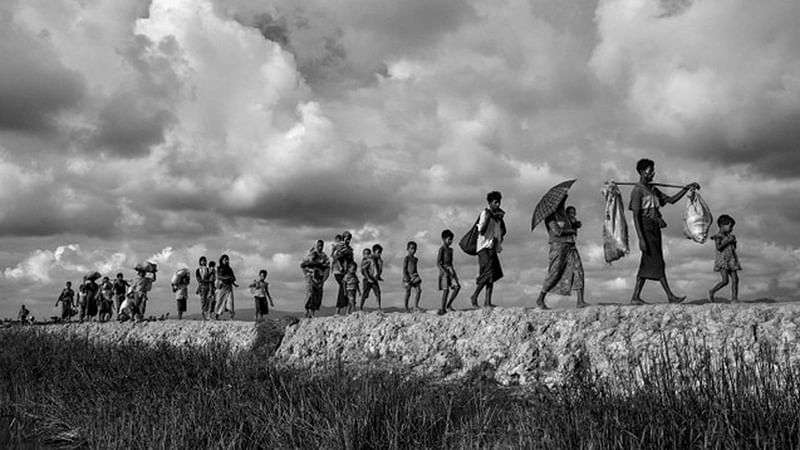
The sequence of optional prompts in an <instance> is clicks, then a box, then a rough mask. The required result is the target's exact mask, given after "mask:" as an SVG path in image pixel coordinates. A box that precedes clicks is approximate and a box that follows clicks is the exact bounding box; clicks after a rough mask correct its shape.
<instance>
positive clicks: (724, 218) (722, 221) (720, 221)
mask: <svg viewBox="0 0 800 450" xmlns="http://www.w3.org/2000/svg"><path fill="white" fill-rule="evenodd" d="M728 224H730V225H731V226H733V225H736V221H735V220H733V217H731V216H729V215H727V214H723V215H721V216H719V217H717V226H718V227H721V226H723V225H728Z"/></svg>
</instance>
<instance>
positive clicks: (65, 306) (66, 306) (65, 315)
mask: <svg viewBox="0 0 800 450" xmlns="http://www.w3.org/2000/svg"><path fill="white" fill-rule="evenodd" d="M70 317H72V305H70V303H69V302H61V319H62V320H69V319H70Z"/></svg>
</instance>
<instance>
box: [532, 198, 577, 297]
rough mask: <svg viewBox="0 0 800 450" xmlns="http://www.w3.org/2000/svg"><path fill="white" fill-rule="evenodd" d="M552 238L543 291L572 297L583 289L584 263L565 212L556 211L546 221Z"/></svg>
mask: <svg viewBox="0 0 800 450" xmlns="http://www.w3.org/2000/svg"><path fill="white" fill-rule="evenodd" d="M545 223H546V225H547V232H548V234H549V236H550V239H549V243H550V252H549V254H548V258H547V260H548V265H547V277H546V278H545V280H544V283H542V291H544V292H550V293H553V294H558V295H570V293H571V292H572V291H577V290H580V289H583V278H584V274H583V263H582V262H581V257H580V255H579V254H578V249H577V248H576V247H575V234H576V232H575V230H574V229H573V227H572V222H571V221H570V219H569V218H568V217H567V215H566V213H565V212H564V211H563V210H560V211H556V212H555V213H553V214H552V215H551V216H550V217H548V218H547V220H546V222H545Z"/></svg>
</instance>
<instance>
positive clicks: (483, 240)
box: [475, 209, 503, 253]
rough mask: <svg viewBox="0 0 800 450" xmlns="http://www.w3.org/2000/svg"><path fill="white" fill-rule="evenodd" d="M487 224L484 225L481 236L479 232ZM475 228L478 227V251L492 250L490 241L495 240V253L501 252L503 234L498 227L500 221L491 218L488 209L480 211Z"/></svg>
mask: <svg viewBox="0 0 800 450" xmlns="http://www.w3.org/2000/svg"><path fill="white" fill-rule="evenodd" d="M487 222H488V224H487V225H486V231H485V232H484V233H483V234H480V230H481V229H482V228H483V227H484V224H486V223H487ZM475 226H476V227H478V251H481V250H483V249H485V248H492V239H496V240H497V249H496V250H497V253H500V252H502V251H503V232H502V229H501V227H500V221H498V220H496V219H493V218H491V217H490V215H489V210H488V209H484V210H483V211H481V216H480V218H479V219H478V224H477V225H475Z"/></svg>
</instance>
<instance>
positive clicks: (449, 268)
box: [436, 230, 461, 315]
mask: <svg viewBox="0 0 800 450" xmlns="http://www.w3.org/2000/svg"><path fill="white" fill-rule="evenodd" d="M453 237H454V235H453V232H452V231H451V230H444V231H442V246H441V247H439V254H438V255H437V256H436V265H437V266H438V267H439V290H440V291H442V307H441V308H439V315H442V314H444V313H446V312H447V311H455V309H453V300H455V299H456V295H458V291H460V290H461V284H460V283H459V282H458V275H456V269H455V268H453V248H452V247H451V245H453ZM450 289H452V291H451V290H450ZM448 295H449V300H448Z"/></svg>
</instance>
